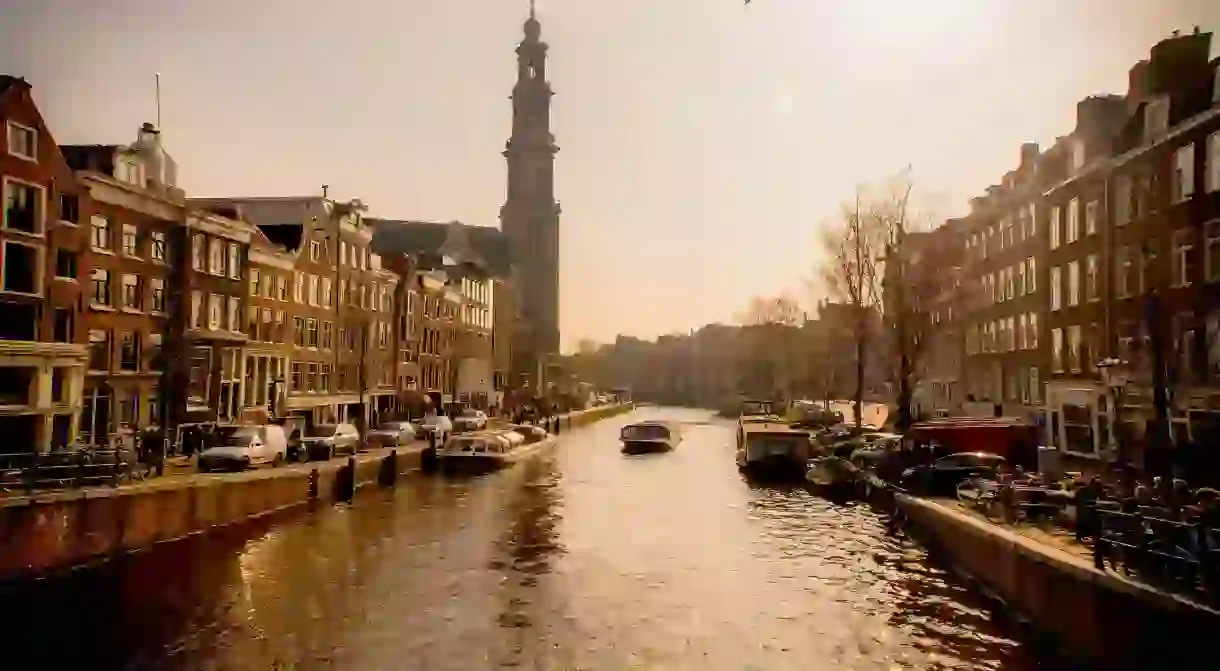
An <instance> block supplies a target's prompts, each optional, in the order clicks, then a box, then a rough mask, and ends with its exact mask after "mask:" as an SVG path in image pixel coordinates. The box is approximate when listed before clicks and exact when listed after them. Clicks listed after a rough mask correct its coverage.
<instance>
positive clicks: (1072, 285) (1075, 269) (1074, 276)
mask: <svg viewBox="0 0 1220 671" xmlns="http://www.w3.org/2000/svg"><path fill="white" fill-rule="evenodd" d="M1067 268H1068V273H1067V275H1068V277H1067V304H1068V305H1069V306H1076V305H1080V261H1069V262H1068V265H1067Z"/></svg>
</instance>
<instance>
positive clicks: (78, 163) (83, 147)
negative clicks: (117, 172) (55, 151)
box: [59, 144, 123, 176]
mask: <svg viewBox="0 0 1220 671" xmlns="http://www.w3.org/2000/svg"><path fill="white" fill-rule="evenodd" d="M120 149H123V147H122V146H120V145H117V144H61V145H59V151H60V153H61V154H63V155H64V161H66V162H67V163H68V166H69V167H70V168H72V169H73V170H90V171H93V172H100V173H102V174H105V175H111V176H113V175H114V156H115V154H116V153H117V152H118V151H119V150H120Z"/></svg>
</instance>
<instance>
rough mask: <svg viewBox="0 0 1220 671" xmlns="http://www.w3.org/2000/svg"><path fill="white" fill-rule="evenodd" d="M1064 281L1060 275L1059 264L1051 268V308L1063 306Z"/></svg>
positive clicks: (1056, 308)
mask: <svg viewBox="0 0 1220 671" xmlns="http://www.w3.org/2000/svg"><path fill="white" fill-rule="evenodd" d="M1061 287H1062V282H1061V281H1060V277H1059V266H1054V267H1052V268H1051V309H1052V310H1058V309H1059V308H1061V307H1063V294H1062V293H1060V292H1061V291H1062V288H1061Z"/></svg>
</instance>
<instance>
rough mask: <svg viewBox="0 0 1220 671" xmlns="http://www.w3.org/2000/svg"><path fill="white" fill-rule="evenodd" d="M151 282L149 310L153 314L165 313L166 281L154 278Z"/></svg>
mask: <svg viewBox="0 0 1220 671" xmlns="http://www.w3.org/2000/svg"><path fill="white" fill-rule="evenodd" d="M150 282H151V284H150V286H151V291H150V293H149V296H148V298H149V306H148V309H149V310H152V311H153V312H165V280H164V279H161V278H160V277H154V278H152V280H150Z"/></svg>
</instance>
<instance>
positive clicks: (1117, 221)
mask: <svg viewBox="0 0 1220 671" xmlns="http://www.w3.org/2000/svg"><path fill="white" fill-rule="evenodd" d="M1113 208H1114V225H1115V226H1125V225H1127V224H1128V223H1129V222H1130V221H1131V178H1130V177H1128V176H1127V175H1119V176H1118V177H1116V178H1115V179H1114V204H1113Z"/></svg>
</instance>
